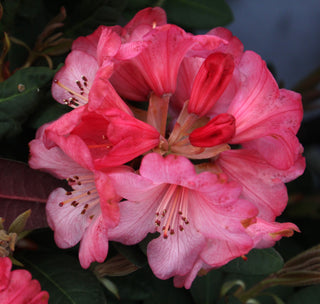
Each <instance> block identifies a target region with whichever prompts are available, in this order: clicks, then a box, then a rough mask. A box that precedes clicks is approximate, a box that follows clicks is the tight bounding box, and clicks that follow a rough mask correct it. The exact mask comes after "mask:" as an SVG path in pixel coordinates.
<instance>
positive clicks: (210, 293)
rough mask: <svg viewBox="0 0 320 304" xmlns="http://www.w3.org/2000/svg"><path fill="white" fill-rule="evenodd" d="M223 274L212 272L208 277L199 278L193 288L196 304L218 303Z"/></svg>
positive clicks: (192, 292) (216, 271)
mask: <svg viewBox="0 0 320 304" xmlns="http://www.w3.org/2000/svg"><path fill="white" fill-rule="evenodd" d="M222 279H223V274H222V272H221V271H218V270H211V271H210V272H208V273H207V274H206V275H204V276H201V277H197V278H196V279H195V280H194V282H193V283H192V286H191V289H190V291H191V294H192V297H193V299H194V301H195V303H196V304H212V303H216V302H217V301H218V298H219V293H220V287H221V284H222Z"/></svg>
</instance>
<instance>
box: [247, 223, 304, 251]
mask: <svg viewBox="0 0 320 304" xmlns="http://www.w3.org/2000/svg"><path fill="white" fill-rule="evenodd" d="M247 231H248V234H249V235H250V236H251V237H252V239H253V241H254V247H255V248H267V247H272V246H274V244H275V243H276V242H277V241H279V240H280V239H281V238H282V237H283V236H286V237H289V236H292V235H293V233H294V231H297V232H300V230H299V228H298V227H297V226H296V225H294V224H292V223H277V222H267V221H264V220H263V219H260V218H258V219H257V222H256V223H254V224H252V225H250V226H249V227H248V228H247Z"/></svg>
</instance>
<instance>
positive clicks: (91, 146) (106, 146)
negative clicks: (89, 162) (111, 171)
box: [88, 144, 112, 149]
mask: <svg viewBox="0 0 320 304" xmlns="http://www.w3.org/2000/svg"><path fill="white" fill-rule="evenodd" d="M111 147H112V145H110V144H100V145H88V148H89V149H97V148H107V149H110V148H111Z"/></svg>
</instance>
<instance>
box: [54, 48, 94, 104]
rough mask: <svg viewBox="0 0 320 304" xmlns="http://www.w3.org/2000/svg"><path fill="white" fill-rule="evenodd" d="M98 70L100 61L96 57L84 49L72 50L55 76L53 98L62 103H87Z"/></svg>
mask: <svg viewBox="0 0 320 304" xmlns="http://www.w3.org/2000/svg"><path fill="white" fill-rule="evenodd" d="M79 62H81V64H79ZM97 70H98V63H97V61H96V59H95V58H94V57H92V56H91V55H88V54H86V53H84V52H82V51H78V50H75V51H72V52H71V53H70V54H69V55H68V57H67V58H66V61H65V65H64V66H63V67H62V68H61V69H60V70H59V72H58V73H57V74H56V75H55V77H54V82H53V83H52V96H53V98H54V99H55V100H57V101H58V102H60V103H62V104H67V103H68V102H69V103H70V105H74V106H76V105H77V104H79V105H83V104H86V103H87V102H88V95H89V91H90V88H91V85H92V83H93V80H94V77H95V75H96V72H97Z"/></svg>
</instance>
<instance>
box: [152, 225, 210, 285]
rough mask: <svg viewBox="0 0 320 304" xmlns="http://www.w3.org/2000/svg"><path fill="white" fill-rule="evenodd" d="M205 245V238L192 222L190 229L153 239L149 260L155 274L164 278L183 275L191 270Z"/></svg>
mask: <svg viewBox="0 0 320 304" xmlns="http://www.w3.org/2000/svg"><path fill="white" fill-rule="evenodd" d="M204 245H205V238H204V237H203V236H202V235H201V234H200V233H199V232H197V230H196V229H195V227H194V226H193V225H192V223H190V224H189V227H188V229H185V230H184V231H182V232H180V233H175V234H173V235H170V236H169V237H168V238H167V239H164V238H163V237H162V236H160V237H158V238H157V239H155V240H152V241H151V242H150V243H149V245H148V249H147V254H148V261H149V264H150V267H151V269H152V271H153V272H154V274H155V275H156V276H157V277H158V278H160V279H162V280H165V279H168V278H170V277H172V276H175V275H179V276H183V275H185V274H187V273H188V272H189V271H191V269H192V267H193V264H194V263H195V261H196V259H197V257H198V255H199V253H200V251H201V250H202V248H203V246H204Z"/></svg>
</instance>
